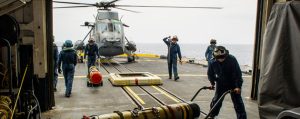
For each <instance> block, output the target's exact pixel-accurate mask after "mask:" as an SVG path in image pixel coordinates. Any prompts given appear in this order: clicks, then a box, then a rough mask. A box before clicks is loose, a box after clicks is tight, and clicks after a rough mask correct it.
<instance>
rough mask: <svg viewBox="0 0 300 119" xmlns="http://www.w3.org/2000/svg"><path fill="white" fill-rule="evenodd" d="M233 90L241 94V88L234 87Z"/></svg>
mask: <svg viewBox="0 0 300 119" xmlns="http://www.w3.org/2000/svg"><path fill="white" fill-rule="evenodd" d="M233 92H235V93H236V94H241V89H240V88H235V89H233Z"/></svg>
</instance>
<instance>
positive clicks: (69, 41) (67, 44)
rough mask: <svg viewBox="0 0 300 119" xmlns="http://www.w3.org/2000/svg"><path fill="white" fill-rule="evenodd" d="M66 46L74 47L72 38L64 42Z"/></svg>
mask: <svg viewBox="0 0 300 119" xmlns="http://www.w3.org/2000/svg"><path fill="white" fill-rule="evenodd" d="M64 47H73V43H72V41H71V40H66V41H65V43H64Z"/></svg>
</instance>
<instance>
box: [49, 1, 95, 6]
mask: <svg viewBox="0 0 300 119" xmlns="http://www.w3.org/2000/svg"><path fill="white" fill-rule="evenodd" d="M53 2H54V3H64V4H73V5H90V6H96V4H91V3H80V2H64V1H53Z"/></svg>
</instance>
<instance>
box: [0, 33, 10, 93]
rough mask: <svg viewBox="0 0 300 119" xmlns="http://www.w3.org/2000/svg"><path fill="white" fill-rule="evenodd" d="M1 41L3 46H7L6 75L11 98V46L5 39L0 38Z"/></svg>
mask: <svg viewBox="0 0 300 119" xmlns="http://www.w3.org/2000/svg"><path fill="white" fill-rule="evenodd" d="M0 39H1V40H3V41H4V43H5V45H6V46H7V52H8V53H7V69H8V73H9V78H10V81H9V93H10V95H11V96H13V92H12V88H13V86H12V67H11V46H10V43H9V41H8V40H6V39H5V38H0Z"/></svg>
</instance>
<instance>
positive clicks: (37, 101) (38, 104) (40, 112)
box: [32, 81, 42, 119]
mask: <svg viewBox="0 0 300 119" xmlns="http://www.w3.org/2000/svg"><path fill="white" fill-rule="evenodd" d="M32 82H33V81H32ZM32 87H33V86H32ZM32 96H33V97H34V99H35V101H36V104H37V106H38V107H39V108H38V109H39V119H41V118H42V115H41V114H42V111H41V105H40V103H39V100H38V99H37V97H36V96H35V94H34V90H32Z"/></svg>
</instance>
